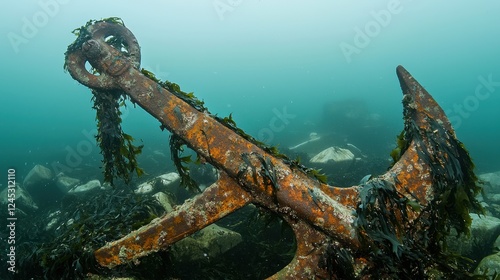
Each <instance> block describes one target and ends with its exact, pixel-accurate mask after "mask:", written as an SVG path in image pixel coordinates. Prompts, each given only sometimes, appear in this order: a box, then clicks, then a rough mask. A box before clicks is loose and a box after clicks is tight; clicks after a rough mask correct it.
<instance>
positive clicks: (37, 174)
mask: <svg viewBox="0 0 500 280" xmlns="http://www.w3.org/2000/svg"><path fill="white" fill-rule="evenodd" d="M53 178H54V174H53V173H52V171H51V170H50V169H48V168H47V167H45V166H43V165H39V164H37V165H35V167H33V168H32V169H31V170H30V172H28V175H26V177H25V178H24V181H23V187H24V188H26V189H30V188H31V187H33V186H36V185H46V184H47V183H49V182H51V181H52V179H53Z"/></svg>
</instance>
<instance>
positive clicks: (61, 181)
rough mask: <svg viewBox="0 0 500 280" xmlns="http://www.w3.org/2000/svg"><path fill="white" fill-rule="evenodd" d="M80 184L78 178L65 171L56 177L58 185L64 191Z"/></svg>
mask: <svg viewBox="0 0 500 280" xmlns="http://www.w3.org/2000/svg"><path fill="white" fill-rule="evenodd" d="M78 184H80V180H79V179H76V178H71V177H68V176H66V175H64V174H63V173H59V174H58V175H57V177H56V186H57V187H58V188H59V190H60V191H61V192H63V193H67V192H69V191H70V190H71V189H72V188H73V187H75V186H76V185H78Z"/></svg>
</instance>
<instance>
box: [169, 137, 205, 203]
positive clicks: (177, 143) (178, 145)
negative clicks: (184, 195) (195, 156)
mask: <svg viewBox="0 0 500 280" xmlns="http://www.w3.org/2000/svg"><path fill="white" fill-rule="evenodd" d="M186 146H187V145H186V142H185V141H184V139H182V138H181V137H179V136H178V135H176V134H172V135H170V155H171V157H172V161H173V162H174V165H175V168H176V169H177V172H178V173H179V176H180V178H181V186H184V187H185V188H187V189H188V190H189V191H191V192H193V193H200V192H201V189H200V187H199V186H198V183H197V182H196V181H195V180H193V178H191V176H190V175H189V167H188V166H187V164H189V163H191V162H193V161H192V160H191V155H187V156H182V153H183V152H184V147H186Z"/></svg>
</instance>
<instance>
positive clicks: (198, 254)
mask: <svg viewBox="0 0 500 280" xmlns="http://www.w3.org/2000/svg"><path fill="white" fill-rule="evenodd" d="M241 241H242V238H241V235H240V234H239V233H237V232H234V231H232V230H229V229H226V228H223V227H220V226H218V225H216V224H211V225H209V226H207V227H206V228H204V229H202V230H200V231H199V232H197V233H195V234H193V235H191V236H189V237H186V238H184V239H182V240H180V241H179V242H177V243H175V244H174V245H172V251H171V252H172V256H173V258H175V259H176V260H179V261H196V260H200V259H206V258H213V257H216V256H218V255H220V254H223V253H225V252H226V251H228V250H229V249H231V248H233V247H235V246H236V245H238V244H239V243H240V242H241Z"/></svg>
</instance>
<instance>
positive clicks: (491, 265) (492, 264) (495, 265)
mask: <svg viewBox="0 0 500 280" xmlns="http://www.w3.org/2000/svg"><path fill="white" fill-rule="evenodd" d="M474 274H476V275H486V276H491V277H493V276H494V275H498V274H500V253H496V254H493V255H489V256H487V257H484V258H483V259H482V260H481V262H480V263H479V265H478V266H477V267H476V270H474ZM491 279H493V278H491ZM495 279H496V278H495Z"/></svg>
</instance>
